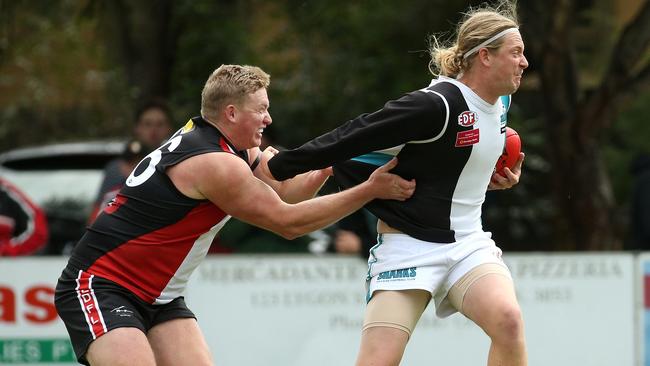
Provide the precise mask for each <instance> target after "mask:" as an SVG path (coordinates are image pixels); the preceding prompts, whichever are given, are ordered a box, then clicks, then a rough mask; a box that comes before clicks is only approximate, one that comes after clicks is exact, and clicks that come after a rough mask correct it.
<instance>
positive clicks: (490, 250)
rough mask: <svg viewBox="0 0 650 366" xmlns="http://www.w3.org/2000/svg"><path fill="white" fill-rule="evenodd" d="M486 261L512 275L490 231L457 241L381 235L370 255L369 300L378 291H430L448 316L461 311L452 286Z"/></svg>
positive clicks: (439, 313)
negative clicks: (451, 295)
mask: <svg viewBox="0 0 650 366" xmlns="http://www.w3.org/2000/svg"><path fill="white" fill-rule="evenodd" d="M484 263H497V264H500V265H502V266H503V267H504V268H505V269H506V271H507V273H508V275H510V271H509V270H508V267H507V266H506V264H505V263H504V262H503V260H502V259H501V249H499V248H498V247H497V246H496V244H495V243H494V240H492V234H491V233H489V232H483V231H481V232H477V233H473V234H470V235H468V236H466V237H464V238H462V239H461V240H459V241H457V242H454V243H432V242H427V241H422V240H418V239H415V238H413V237H411V236H408V235H406V234H401V233H384V234H379V235H378V243H377V244H376V245H375V246H374V247H372V249H370V256H369V258H368V278H367V282H366V289H367V291H368V292H367V300H368V301H369V300H370V298H371V297H372V294H373V293H374V292H375V291H377V290H408V289H420V290H426V291H429V292H430V293H431V296H432V298H433V300H434V304H435V306H436V315H437V316H438V317H440V318H445V317H448V316H449V315H451V314H453V313H455V312H456V311H457V310H456V308H455V307H454V306H452V305H451V303H450V302H449V301H448V299H447V293H448V292H449V289H450V288H451V286H453V285H454V283H456V281H458V280H459V279H460V278H461V277H462V276H463V275H464V274H466V273H467V272H469V271H470V270H472V269H473V268H474V267H476V266H478V265H480V264H484Z"/></svg>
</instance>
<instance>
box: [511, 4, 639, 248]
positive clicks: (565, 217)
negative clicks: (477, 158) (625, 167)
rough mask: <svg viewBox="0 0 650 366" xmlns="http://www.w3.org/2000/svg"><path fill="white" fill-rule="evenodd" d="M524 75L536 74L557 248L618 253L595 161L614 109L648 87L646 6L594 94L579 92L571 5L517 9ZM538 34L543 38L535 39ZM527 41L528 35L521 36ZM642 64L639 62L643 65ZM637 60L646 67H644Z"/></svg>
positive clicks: (610, 201) (609, 201) (602, 175)
mask: <svg viewBox="0 0 650 366" xmlns="http://www.w3.org/2000/svg"><path fill="white" fill-rule="evenodd" d="M520 5H521V6H522V9H521V10H522V15H523V16H522V18H523V19H524V27H523V32H524V39H525V40H526V42H527V44H528V46H529V47H528V48H527V50H529V51H527V53H528V54H529V58H530V61H531V69H533V70H534V71H537V73H536V74H537V75H538V77H539V79H540V86H541V93H542V97H541V99H542V100H543V101H544V103H545V108H544V113H545V116H544V121H545V124H546V131H547V137H548V138H549V141H550V142H551V143H550V144H549V146H548V149H549V160H550V162H551V165H552V169H551V174H552V181H553V187H552V188H553V192H554V199H555V202H556V224H555V237H556V243H555V245H554V247H555V248H556V249H558V250H610V249H621V248H622V239H621V238H620V237H618V236H617V233H619V232H621V230H619V229H618V228H616V227H615V225H616V224H615V223H616V222H617V221H615V220H614V216H613V215H614V212H615V211H614V208H615V202H614V197H613V193H612V187H611V184H610V181H609V178H608V175H607V171H606V169H605V165H604V161H603V158H602V156H601V145H600V141H599V140H600V136H601V134H602V133H603V130H604V129H605V128H606V127H609V126H610V125H611V124H612V121H613V120H614V118H615V110H614V106H615V105H616V104H617V102H619V101H621V100H622V99H623V98H625V97H626V96H627V95H629V94H630V93H632V92H633V91H634V90H635V88H637V87H638V86H639V85H641V84H644V83H647V82H648V74H649V73H650V72H648V68H649V66H648V65H647V59H644V58H643V57H644V56H643V55H644V54H645V52H647V50H648V44H649V43H650V31H649V30H648V28H649V27H650V26H649V24H650V4H649V3H648V2H647V1H646V2H645V3H644V4H643V5H642V6H641V8H640V10H639V12H638V14H637V17H636V18H635V19H633V20H632V22H630V24H628V25H626V27H625V28H624V29H623V32H622V33H621V36H620V38H619V39H618V41H617V42H616V45H615V46H614V48H613V51H612V54H611V58H610V60H609V61H610V65H609V69H608V71H607V72H606V73H605V75H604V76H603V78H602V81H601V83H600V84H599V85H597V86H596V87H595V88H594V89H593V90H591V91H587V90H584V88H583V90H581V89H580V86H579V85H578V79H579V75H578V71H577V66H576V62H575V60H574V55H575V52H576V51H575V47H574V45H573V44H572V39H573V29H572V27H574V24H575V22H574V20H575V19H578V16H577V13H576V9H575V8H574V4H572V2H570V1H569V0H555V1H553V2H550V3H548V4H545V5H544V6H547V7H548V8H549V9H551V11H542V10H541V9H539V8H536V7H539V6H540V5H535V4H532V3H525V2H522V3H520ZM540 34H543V35H545V36H544V37H539V36H538V35H540ZM527 35H528V37H527ZM644 60H645V61H644ZM643 62H645V63H646V64H645V65H644V64H643Z"/></svg>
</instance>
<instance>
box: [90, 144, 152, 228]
mask: <svg viewBox="0 0 650 366" xmlns="http://www.w3.org/2000/svg"><path fill="white" fill-rule="evenodd" d="M150 152H151V150H150V149H148V148H147V147H145V145H144V144H143V143H141V142H140V141H138V140H131V141H129V142H128V143H127V144H126V146H124V151H123V152H122V154H121V155H120V157H119V158H117V159H115V160H113V161H111V162H109V163H108V165H107V166H106V168H105V169H104V180H103V181H102V184H101V186H100V188H99V193H98V195H97V198H96V199H95V203H94V204H93V208H92V210H91V212H90V216H89V217H88V222H89V223H91V222H93V221H94V220H95V218H96V217H97V215H99V213H100V212H101V210H102V209H103V208H104V207H105V206H106V205H107V204H108V203H109V202H110V201H111V200H112V199H113V198H115V196H116V195H117V192H119V190H120V188H122V186H123V185H124V183H125V181H126V178H127V177H128V176H129V174H131V171H132V170H133V169H135V167H136V166H137V165H138V162H140V160H142V159H143V158H144V157H145V156H147V154H149V153H150Z"/></svg>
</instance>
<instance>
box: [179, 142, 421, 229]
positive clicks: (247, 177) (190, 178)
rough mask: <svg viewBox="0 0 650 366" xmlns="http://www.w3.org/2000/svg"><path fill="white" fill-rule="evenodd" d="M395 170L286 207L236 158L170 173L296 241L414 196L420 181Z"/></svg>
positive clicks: (202, 160)
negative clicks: (377, 202) (372, 204)
mask: <svg viewBox="0 0 650 366" xmlns="http://www.w3.org/2000/svg"><path fill="white" fill-rule="evenodd" d="M396 165H397V160H396V159H393V160H392V161H391V162H389V163H387V164H386V165H384V166H382V167H379V168H377V170H375V172H374V173H373V174H372V175H371V176H370V177H369V178H368V180H367V181H365V182H363V183H361V184H359V185H357V186H355V187H353V188H350V189H347V190H345V191H342V192H339V193H335V194H330V195H326V196H321V197H316V198H313V199H310V200H306V201H303V202H300V203H296V204H288V203H286V202H283V201H282V200H281V199H280V197H279V196H278V195H277V193H275V191H274V190H273V189H272V188H271V187H270V186H269V185H267V184H266V183H264V182H262V181H261V180H259V179H257V178H255V177H254V176H253V174H252V172H251V170H250V168H249V167H248V166H247V164H246V163H245V162H244V161H242V160H241V159H240V158H238V157H237V156H235V155H232V154H225V153H212V154H203V155H198V156H195V157H192V158H189V159H187V160H185V161H183V162H181V163H180V164H178V165H177V166H175V167H173V168H171V169H170V170H169V171H168V174H169V176H170V178H171V179H172V181H173V182H174V184H175V185H176V186H177V188H179V190H180V191H181V192H183V193H184V194H185V195H188V196H189V197H192V198H196V199H201V198H207V199H209V200H210V201H212V202H213V203H214V204H216V205H217V206H218V207H219V208H221V209H222V210H224V211H225V212H226V213H228V214H230V215H232V216H234V217H237V218H239V219H241V220H243V221H245V222H248V223H250V224H253V225H256V226H259V227H262V228H264V229H267V230H270V231H273V232H275V233H277V234H279V235H281V236H283V237H285V238H289V239H292V238H295V237H298V236H301V235H304V234H307V233H309V232H312V231H314V230H317V229H321V228H324V227H326V226H329V225H331V224H332V223H334V222H336V221H338V220H339V219H341V218H342V217H344V216H347V215H349V214H350V213H352V212H354V211H356V210H358V209H359V208H361V207H362V206H363V205H364V204H366V203H367V202H369V201H371V200H373V199H376V198H381V199H395V200H406V199H408V198H409V197H411V195H412V194H413V192H414V191H415V181H407V180H405V179H402V178H400V177H399V176H397V175H395V174H391V173H390V172H389V171H390V170H391V169H393V168H394V167H395V166H396Z"/></svg>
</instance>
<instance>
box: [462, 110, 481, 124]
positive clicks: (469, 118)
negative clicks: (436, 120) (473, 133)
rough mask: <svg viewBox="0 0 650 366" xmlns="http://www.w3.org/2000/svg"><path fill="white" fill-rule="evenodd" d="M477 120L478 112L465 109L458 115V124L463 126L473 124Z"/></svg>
mask: <svg viewBox="0 0 650 366" xmlns="http://www.w3.org/2000/svg"><path fill="white" fill-rule="evenodd" d="M476 122H478V115H477V114H476V112H472V111H465V112H463V113H461V114H459V115H458V124H459V125H461V126H463V127H469V126H472V125H473V124H474V123H476Z"/></svg>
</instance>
